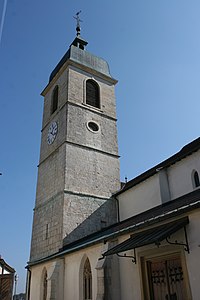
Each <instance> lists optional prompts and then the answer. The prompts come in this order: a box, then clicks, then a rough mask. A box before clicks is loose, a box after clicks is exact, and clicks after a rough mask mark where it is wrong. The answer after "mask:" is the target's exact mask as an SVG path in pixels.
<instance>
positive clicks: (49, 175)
mask: <svg viewBox="0 0 200 300" xmlns="http://www.w3.org/2000/svg"><path fill="white" fill-rule="evenodd" d="M86 45H87V42H86V41H85V40H84V39H83V38H82V37H81V36H80V26H79V18H78V15H77V36H76V38H75V39H74V41H73V42H72V44H71V45H70V47H69V50H68V51H67V52H66V53H65V55H64V56H63V58H62V59H61V60H60V62H59V63H58V65H57V66H56V67H55V69H54V70H53V72H52V73H51V75H50V78H49V83H48V85H47V86H46V87H45V89H44V90H43V92H42V96H43V97H44V111H43V122H42V136H41V149H40V161H39V167H38V181H37V192H36V203H35V208H34V220H33V231H32V242H31V257H30V261H32V262H33V261H37V260H38V259H41V258H44V257H47V256H49V255H51V254H53V253H55V252H57V251H59V249H60V248H61V247H62V245H63V239H64V238H65V241H66V243H67V242H71V241H73V240H74V239H78V238H81V237H83V236H84V235H87V234H90V233H92V232H94V231H96V230H100V229H101V228H102V226H108V225H110V224H112V223H113V222H115V221H116V220H115V216H116V212H115V204H114V202H113V201H112V200H111V199H110V198H111V195H112V193H113V192H114V191H116V190H118V189H119V157H118V144H117V129H116V106H115V104H116V103H115V95H114V87H115V84H116V83H117V81H116V80H115V79H114V78H112V76H111V75H110V72H109V66H108V64H107V62H106V61H105V60H103V59H102V58H99V57H96V56H94V55H92V54H90V53H89V52H87V51H86V50H85V47H86ZM79 228H80V230H78V229H79ZM73 233H75V234H73Z"/></svg>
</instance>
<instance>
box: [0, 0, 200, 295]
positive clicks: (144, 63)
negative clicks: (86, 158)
mask: <svg viewBox="0 0 200 300" xmlns="http://www.w3.org/2000/svg"><path fill="white" fill-rule="evenodd" d="M6 4H7V5H6ZM5 5H6V11H5ZM79 10H82V13H81V19H82V20H83V22H82V23H81V27H82V31H81V35H82V36H83V37H84V38H85V39H86V40H87V41H88V42H89V44H88V46H87V50H88V51H89V52H91V53H93V54H95V55H97V56H101V57H103V58H104V59H106V60H107V61H108V62H109V65H110V70H111V74H112V76H113V77H114V78H116V79H118V80H119V83H118V85H117V87H116V98H117V116H118V134H119V154H120V156H121V159H120V161H121V179H122V180H124V177H125V176H127V177H128V179H131V178H133V177H135V176H137V175H139V174H140V173H142V172H144V171H145V170H147V169H149V168H150V167H152V166H154V165H155V164H157V163H159V162H161V161H163V160H164V159H166V158H168V157H169V156H171V155H172V154H174V153H175V152H177V151H179V150H180V149H181V148H182V147H183V146H184V145H185V144H187V143H189V142H190V141H192V140H194V139H195V138H197V137H198V136H199V122H200V121H199V120H200V118H199V113H200V18H199V15H200V1H199V0H193V1H188V0H168V1H163V0H151V1H149V0H140V1H136V0H124V1H119V0H115V1H114V0H112V1H111V0H101V1H91V0H84V1H81V0H76V1H64V0H56V1H55V0H54V1H53V0H42V1H41V0H34V1H30V0H21V1H19V0H7V1H6V0H0V26H1V27H0V29H1V31H2V32H0V37H1V40H0V104H1V105H0V121H1V130H0V132H1V134H0V146H1V147H0V154H1V155H0V172H2V173H3V175H2V176H0V215H1V225H0V237H1V238H0V241H1V242H0V254H1V255H2V257H3V258H4V259H5V260H6V261H7V262H8V263H9V264H10V265H11V266H12V267H14V268H15V269H16V271H17V273H18V275H19V282H18V292H23V291H24V289H25V269H24V267H25V266H26V262H27V261H28V259H29V249H30V238H31V226H32V216H33V208H34V201H35V190H36V180H37V164H38V161H39V149H40V130H41V122H42V107H43V98H42V96H40V92H41V91H42V90H43V88H44V87H45V86H46V84H47V82H48V77H49V74H50V73H51V71H52V70H53V68H54V67H55V65H56V64H57V63H58V61H59V60H60V59H61V57H62V56H63V55H64V53H65V52H66V51H67V49H68V47H69V45H70V43H71V42H72V41H73V39H74V37H75V25H76V24H75V20H74V19H73V16H74V15H75V14H76V12H77V11H79ZM4 12H6V13H5V14H4ZM4 17H5V18H4ZM180 180H181V179H180Z"/></svg>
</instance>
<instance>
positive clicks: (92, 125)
mask: <svg viewBox="0 0 200 300" xmlns="http://www.w3.org/2000/svg"><path fill="white" fill-rule="evenodd" d="M87 125H88V128H89V129H90V130H91V131H93V132H97V131H99V125H98V124H97V123H95V122H92V121H90V122H88V124H87Z"/></svg>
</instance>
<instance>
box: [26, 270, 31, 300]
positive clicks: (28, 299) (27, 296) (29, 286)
mask: <svg viewBox="0 0 200 300" xmlns="http://www.w3.org/2000/svg"><path fill="white" fill-rule="evenodd" d="M26 269H27V280H26V300H30V290H31V270H30V268H29V266H27V267H26Z"/></svg>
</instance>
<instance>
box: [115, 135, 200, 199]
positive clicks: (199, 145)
mask: <svg viewBox="0 0 200 300" xmlns="http://www.w3.org/2000/svg"><path fill="white" fill-rule="evenodd" d="M199 149H200V138H199V137H198V138H197V139H195V140H194V141H192V142H191V143H189V144H187V145H185V146H184V147H183V148H182V149H181V150H180V151H179V152H177V153H176V154H174V155H172V156H171V157H169V158H168V159H166V160H164V161H163V162H161V163H159V164H157V165H156V166H154V167H152V168H151V169H149V170H147V171H146V172H144V173H142V174H140V175H139V176H137V177H135V178H133V179H132V180H130V181H128V182H127V183H126V184H124V185H123V187H122V188H121V189H120V190H119V191H117V192H115V193H114V194H113V196H114V197H115V196H118V195H120V194H122V193H124V192H125V191H127V190H129V189H131V188H132V187H134V186H136V185H137V184H139V183H141V182H143V181H144V180H146V179H148V178H149V177H151V176H153V175H155V174H156V173H158V172H159V171H160V170H162V169H165V168H168V167H170V166H171V165H173V164H175V163H177V162H178V161H180V160H182V159H183V158H185V157H187V156H189V155H191V154H192V153H194V152H196V151H198V150H199Z"/></svg>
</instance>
